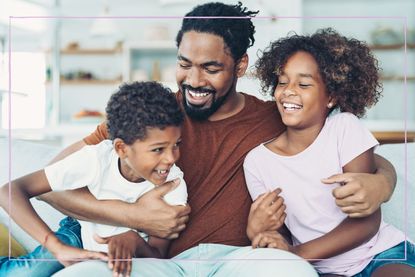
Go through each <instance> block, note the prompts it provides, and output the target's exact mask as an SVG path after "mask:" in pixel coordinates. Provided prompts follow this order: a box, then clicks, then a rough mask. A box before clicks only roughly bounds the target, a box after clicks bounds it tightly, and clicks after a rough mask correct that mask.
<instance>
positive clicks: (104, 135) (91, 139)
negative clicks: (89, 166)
mask: <svg viewBox="0 0 415 277" xmlns="http://www.w3.org/2000/svg"><path fill="white" fill-rule="evenodd" d="M108 137H109V135H108V129H107V123H106V122H102V123H101V124H100V125H98V126H97V128H96V129H95V131H94V132H93V133H91V134H90V135H89V136H87V137H85V138H84V139H83V141H84V142H85V143H86V144H87V145H94V144H98V143H100V142H101V141H103V140H105V139H108Z"/></svg>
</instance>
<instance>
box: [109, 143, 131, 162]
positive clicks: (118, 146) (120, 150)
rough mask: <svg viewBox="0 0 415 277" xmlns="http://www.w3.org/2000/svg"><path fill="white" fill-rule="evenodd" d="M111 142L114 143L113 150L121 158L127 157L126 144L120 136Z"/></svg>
mask: <svg viewBox="0 0 415 277" xmlns="http://www.w3.org/2000/svg"><path fill="white" fill-rule="evenodd" d="M112 143H113V145H114V150H115V152H117V154H118V156H119V157H120V158H121V159H125V158H126V157H127V148H128V145H127V144H125V142H124V141H123V140H122V139H120V138H116V139H114V141H113V142H112Z"/></svg>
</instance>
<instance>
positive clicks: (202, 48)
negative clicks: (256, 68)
mask: <svg viewBox="0 0 415 277" xmlns="http://www.w3.org/2000/svg"><path fill="white" fill-rule="evenodd" d="M177 59H178V61H177V69H176V80H177V84H178V86H179V89H180V90H181V91H182V93H183V96H184V97H183V100H184V107H185V110H186V113H187V114H188V115H189V116H191V117H195V118H199V119H208V118H209V116H210V115H212V114H213V113H215V112H216V111H217V110H218V109H219V108H220V107H221V105H222V104H223V103H224V102H225V100H226V98H227V97H228V96H229V94H231V93H234V92H235V84H236V79H237V73H236V70H235V68H236V67H235V62H234V60H233V57H232V56H231V54H230V53H228V51H227V50H226V45H225V43H224V41H223V39H222V38H221V37H219V36H216V35H213V34H208V33H199V32H195V31H189V32H186V33H184V34H183V38H182V40H181V42H180V45H179V49H178V55H177Z"/></svg>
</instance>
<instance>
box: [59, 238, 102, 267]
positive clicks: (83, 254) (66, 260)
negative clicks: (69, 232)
mask: <svg viewBox="0 0 415 277" xmlns="http://www.w3.org/2000/svg"><path fill="white" fill-rule="evenodd" d="M56 245H57V246H56V247H55V248H54V249H53V251H52V250H51V252H52V254H53V255H54V256H55V257H56V259H57V260H58V261H59V262H60V263H61V264H63V265H64V266H65V267H67V266H70V265H72V264H75V263H78V262H82V261H85V260H103V261H108V256H107V254H106V253H102V252H96V251H89V250H85V249H81V248H76V247H73V246H69V245H66V244H63V243H61V242H60V243H58V244H56Z"/></svg>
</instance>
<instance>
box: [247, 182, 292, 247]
mask: <svg viewBox="0 0 415 277" xmlns="http://www.w3.org/2000/svg"><path fill="white" fill-rule="evenodd" d="M280 193H281V189H276V190H274V191H272V192H267V193H264V194H262V195H260V196H259V197H258V198H257V199H256V200H255V202H254V203H252V205H251V210H250V212H249V217H248V226H247V229H246V230H247V235H248V238H249V239H251V240H252V239H253V238H254V237H255V236H256V235H257V234H259V233H260V232H263V231H269V230H274V231H276V230H278V229H279V228H280V227H281V226H282V225H283V224H284V221H285V217H286V214H285V205H284V199H283V198H282V197H281V196H279V194H280Z"/></svg>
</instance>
